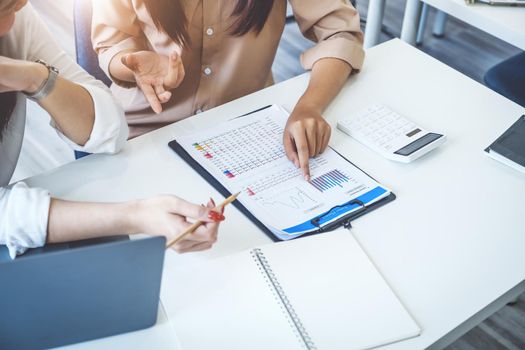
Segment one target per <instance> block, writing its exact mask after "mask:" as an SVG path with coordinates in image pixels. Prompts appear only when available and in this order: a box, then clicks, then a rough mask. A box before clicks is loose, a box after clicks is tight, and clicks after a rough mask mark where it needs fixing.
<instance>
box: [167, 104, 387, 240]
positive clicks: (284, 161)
mask: <svg viewBox="0 0 525 350" xmlns="http://www.w3.org/2000/svg"><path fill="white" fill-rule="evenodd" d="M287 118H288V113H287V112H286V111H285V110H284V109H282V108H281V107H279V106H275V105H274V106H269V107H268V108H264V109H262V110H259V111H257V112H254V113H252V114H249V115H246V116H243V117H238V118H234V119H232V120H230V121H227V122H224V123H222V124H218V125H216V126H214V127H213V128H210V129H205V130H202V131H199V132H197V133H195V134H191V135H186V136H183V137H180V138H178V139H177V140H176V141H177V142H178V144H179V145H180V146H182V147H183V148H184V150H185V151H186V152H188V153H189V155H190V156H191V157H192V158H193V159H195V160H197V162H198V163H199V164H200V165H201V166H202V167H204V169H205V170H206V171H207V172H208V173H210V174H211V175H212V176H213V177H214V178H215V179H217V180H218V181H219V182H220V183H221V184H222V185H223V186H224V187H225V188H226V189H227V190H228V191H230V193H236V192H239V191H240V192H242V194H241V195H240V196H239V198H238V200H239V201H240V202H241V204H243V205H244V206H245V207H246V208H247V209H248V210H249V211H250V212H251V213H252V214H253V215H254V216H255V217H256V218H257V219H258V220H259V221H261V222H262V223H263V224H264V225H265V226H266V227H267V228H269V229H270V231H271V232H272V233H273V234H274V235H276V236H277V237H279V238H280V239H281V240H288V239H292V238H295V237H298V236H300V235H302V234H305V233H310V232H317V231H319V228H322V227H326V226H327V225H330V224H332V223H333V222H335V221H338V220H340V219H341V218H343V217H345V216H348V215H349V214H351V213H353V212H355V211H357V210H360V209H363V206H368V205H370V204H372V203H374V202H376V201H379V200H381V199H383V198H385V197H387V196H389V195H390V190H389V189H387V188H386V187H384V186H381V185H380V184H379V183H377V182H376V181H375V180H374V179H372V178H371V177H370V176H368V175H367V174H365V173H364V172H363V171H361V170H360V169H359V168H357V167H356V166H354V165H353V164H352V163H350V162H349V161H347V160H346V159H345V158H343V157H342V156H340V155H339V154H338V153H336V152H335V151H334V150H333V149H331V148H327V149H326V151H325V152H324V153H322V154H321V155H319V156H318V157H316V158H314V159H310V172H311V173H310V174H311V180H310V181H306V180H304V177H303V175H302V171H301V170H300V169H298V168H296V167H295V165H294V164H293V163H292V162H290V160H288V158H287V157H286V154H285V151H284V147H283V143H282V137H283V130H284V126H285V123H286V120H287Z"/></svg>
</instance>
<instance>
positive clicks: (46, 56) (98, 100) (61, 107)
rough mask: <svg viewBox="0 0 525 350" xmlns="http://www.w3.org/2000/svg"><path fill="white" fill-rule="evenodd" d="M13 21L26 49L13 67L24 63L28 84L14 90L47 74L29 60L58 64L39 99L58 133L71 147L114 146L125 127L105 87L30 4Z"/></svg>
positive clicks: (29, 88)
mask: <svg viewBox="0 0 525 350" xmlns="http://www.w3.org/2000/svg"><path fill="white" fill-rule="evenodd" d="M15 25H16V26H17V28H20V29H19V30H23V31H24V32H25V33H24V34H25V35H24V37H25V38H26V42H24V45H25V46H26V50H27V54H26V56H25V57H23V59H25V60H26V61H23V62H22V61H21V62H19V63H20V64H19V65H18V66H13V67H12V68H16V67H21V66H22V65H23V67H21V68H22V70H23V71H24V74H25V75H26V76H28V80H30V84H29V85H28V86H26V87H24V88H22V89H18V91H24V90H25V91H29V92H31V91H34V90H35V89H37V88H38V87H39V86H40V84H41V82H42V81H43V80H44V79H45V78H47V75H48V72H47V70H46V69H45V67H44V66H43V65H41V64H38V63H34V61H36V60H38V59H40V60H43V61H45V62H46V63H48V64H49V65H51V66H54V67H56V68H58V69H59V71H60V75H59V78H58V79H57V82H56V84H55V88H54V89H53V91H51V93H50V94H49V95H48V96H47V97H46V98H45V99H42V100H41V101H39V103H40V106H42V107H43V108H44V109H45V110H46V111H48V112H49V114H50V115H51V117H52V125H53V126H55V127H56V129H57V131H58V134H59V136H60V137H61V138H62V139H63V140H64V141H65V142H66V143H67V144H69V145H70V146H71V147H72V148H74V149H76V150H81V151H85V152H90V153H103V152H107V153H115V152H116V151H118V150H119V149H120V148H121V147H122V146H123V145H124V143H125V141H126V139H127V135H128V128H127V122H126V119H125V116H124V112H123V111H122V108H121V107H120V105H119V104H118V102H117V101H116V100H115V99H114V98H113V96H112V95H111V93H110V91H109V89H108V88H107V87H106V86H105V85H104V84H103V83H102V82H100V81H98V80H96V79H94V78H93V77H91V76H90V75H89V74H87V73H86V72H85V71H84V70H82V68H80V67H79V66H78V65H77V64H76V62H74V61H73V60H72V59H71V58H70V57H69V56H68V55H67V54H66V53H65V52H64V51H63V50H62V49H61V48H60V46H59V45H58V44H57V43H56V42H55V40H54V38H53V36H52V35H51V33H50V32H49V30H48V29H47V27H46V26H45V25H44V24H43V23H42V21H41V20H40V18H39V17H38V16H37V14H36V13H35V12H34V10H33V9H32V7H31V5H27V6H26V7H25V8H24V9H22V10H21V11H20V13H19V15H18V17H17V22H15ZM22 28H23V29H22ZM24 67H30V68H28V69H24ZM20 76H21V75H18V77H20ZM19 88H20V87H19Z"/></svg>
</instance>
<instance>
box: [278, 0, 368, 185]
mask: <svg viewBox="0 0 525 350" xmlns="http://www.w3.org/2000/svg"><path fill="white" fill-rule="evenodd" d="M290 3H291V4H292V8H293V11H294V15H295V17H296V19H297V23H298V25H299V27H300V29H301V32H302V33H303V35H304V36H305V37H307V38H309V39H311V40H313V41H316V42H317V45H315V46H314V47H312V48H310V49H308V50H307V51H305V52H304V53H303V54H302V55H301V64H302V65H303V67H304V68H305V69H311V70H312V73H311V76H310V83H309V85H308V88H307V90H306V92H305V93H304V95H303V96H302V97H301V99H300V100H299V102H298V103H297V105H296V107H295V109H294V110H293V111H292V114H291V115H290V118H289V120H288V123H287V125H286V128H285V132H284V139H283V142H284V146H285V150H286V154H287V155H288V158H289V159H290V160H291V161H293V162H294V163H295V164H296V165H297V166H298V167H301V169H302V170H303V174H304V175H305V178H306V179H308V178H309V176H310V173H309V163H308V159H309V157H315V156H317V155H318V154H319V153H321V152H323V151H324V150H325V148H326V147H327V145H328V142H329V139H330V126H329V125H328V123H326V121H325V120H324V118H323V117H322V115H321V114H322V113H323V111H324V109H325V108H326V107H327V106H328V105H329V104H330V102H331V101H332V100H333V98H334V97H335V96H336V95H337V94H338V93H339V91H340V90H341V88H342V87H343V85H344V83H345V81H346V79H347V78H348V76H349V74H351V73H352V72H353V71H358V70H359V69H360V68H361V66H362V63H363V59H364V51H363V48H362V42H363V33H362V32H361V29H360V25H359V14H358V13H357V11H356V9H355V8H353V7H352V5H350V4H349V3H348V2H347V1H343V0H322V1H320V0H290Z"/></svg>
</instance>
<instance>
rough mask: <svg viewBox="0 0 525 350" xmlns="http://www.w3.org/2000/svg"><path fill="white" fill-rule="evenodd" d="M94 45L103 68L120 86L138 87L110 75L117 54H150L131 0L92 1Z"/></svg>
mask: <svg viewBox="0 0 525 350" xmlns="http://www.w3.org/2000/svg"><path fill="white" fill-rule="evenodd" d="M91 41H92V42H93V49H94V50H95V52H97V54H98V60H99V64H100V68H102V70H103V71H104V72H105V73H106V75H107V76H108V77H111V80H113V82H114V83H115V84H117V85H119V86H122V87H128V88H129V87H134V86H136V84H135V83H131V82H126V81H121V80H119V79H116V78H115V77H114V76H112V75H111V73H110V72H109V64H110V63H111V60H112V59H113V57H115V55H117V54H118V53H120V52H122V51H139V50H148V44H147V40H146V37H145V36H144V33H143V31H142V27H141V24H140V21H139V20H138V19H137V14H136V12H135V9H134V7H133V4H132V3H131V0H111V1H108V0H95V1H93V17H92V24H91Z"/></svg>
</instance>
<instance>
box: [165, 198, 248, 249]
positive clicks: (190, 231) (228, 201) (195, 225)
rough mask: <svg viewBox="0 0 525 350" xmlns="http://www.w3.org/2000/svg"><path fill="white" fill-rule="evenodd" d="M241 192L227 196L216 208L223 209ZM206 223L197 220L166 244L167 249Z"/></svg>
mask: <svg viewBox="0 0 525 350" xmlns="http://www.w3.org/2000/svg"><path fill="white" fill-rule="evenodd" d="M240 194H241V192H237V193H236V194H232V195H231V196H229V197H228V198H226V199H225V200H224V202H222V203H221V204H219V205H218V206H217V207H215V208H214V209H219V211H220V210H222V208H224V207H225V206H226V205H228V204H230V203H231V202H233V201H234V200H236V199H237V197H238V196H239V195H240ZM202 224H204V221H200V220H199V221H195V223H193V225H191V226H190V227H188V228H187V229H186V231H184V232H183V233H181V234H180V235H178V236H177V237H175V238H173V239H172V240H170V241H169V242H168V244H166V249H168V248H170V247H172V246H173V245H174V244H176V243H177V242H178V241H180V240H181V239H183V238H184V237H186V236H187V235H189V234H190V233H193V232H194V231H195V230H196V229H197V228H198V227H199V226H200V225H202Z"/></svg>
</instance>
